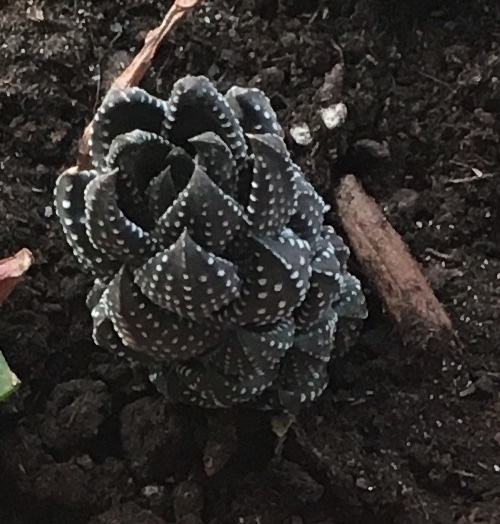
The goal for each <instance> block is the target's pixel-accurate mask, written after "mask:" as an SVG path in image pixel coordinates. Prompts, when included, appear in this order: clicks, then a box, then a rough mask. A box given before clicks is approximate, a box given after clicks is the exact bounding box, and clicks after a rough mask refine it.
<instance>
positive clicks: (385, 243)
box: [337, 175, 453, 345]
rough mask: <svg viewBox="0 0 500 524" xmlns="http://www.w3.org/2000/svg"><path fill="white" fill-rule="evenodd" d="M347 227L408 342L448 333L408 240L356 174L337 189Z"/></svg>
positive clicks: (442, 312)
mask: <svg viewBox="0 0 500 524" xmlns="http://www.w3.org/2000/svg"><path fill="white" fill-rule="evenodd" d="M337 204H338V210H339V215H340V219H341V221H342V225H343V227H344V229H345V231H346V233H347V235H348V237H349V240H350V243H351V245H352V248H353V251H354V253H355V254H356V256H357V258H358V260H359V262H360V264H361V265H362V267H363V270H364V271H365V273H366V275H367V277H368V278H369V279H370V280H371V281H372V282H373V284H374V285H375V286H376V288H377V290H378V292H379V294H380V296H381V298H382V300H383V302H384V304H385V306H386V308H387V311H388V312H389V314H390V315H391V316H392V317H393V318H394V319H395V321H396V323H397V325H398V327H399V329H400V332H401V336H402V338H403V340H404V342H405V343H415V344H418V345H422V344H424V345H425V344H426V343H427V342H428V341H429V340H430V339H432V338H435V337H438V338H439V339H440V340H441V336H443V335H444V336H446V338H447V339H450V340H451V336H452V333H453V328H452V323H451V320H450V318H449V316H448V315H447V313H446V312H445V310H444V308H443V306H442V305H441V304H440V302H439V301H438V299H437V298H436V296H435V295H434V293H433V291H432V289H431V287H430V285H429V283H428V282H427V280H426V278H425V277H424V275H423V273H422V271H421V268H420V266H419V264H418V263H417V262H416V261H415V259H414V258H413V257H412V256H411V254H410V252H409V251H408V248H407V247H406V245H405V244H404V242H403V240H402V238H401V237H400V236H399V235H398V233H397V232H396V231H395V230H394V229H393V228H392V226H391V225H390V224H389V222H388V221H387V219H386V218H385V217H384V215H383V214H382V211H381V210H380V208H379V206H378V205H377V203H376V202H375V201H374V200H373V199H372V198H371V197H370V196H368V195H367V194H366V193H365V191H364V190H363V188H362V186H361V184H360V183H359V182H358V181H357V180H356V178H355V177H354V176H353V175H348V176H346V177H345V178H344V179H343V180H342V182H341V184H340V187H339V189H338V190H337Z"/></svg>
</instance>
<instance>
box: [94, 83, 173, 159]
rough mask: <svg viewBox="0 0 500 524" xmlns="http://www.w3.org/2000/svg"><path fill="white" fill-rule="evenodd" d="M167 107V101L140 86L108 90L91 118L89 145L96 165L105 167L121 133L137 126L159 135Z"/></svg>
mask: <svg viewBox="0 0 500 524" xmlns="http://www.w3.org/2000/svg"><path fill="white" fill-rule="evenodd" d="M166 110H167V103H166V102H165V101H164V100H160V99H159V98H155V97H154V96H151V95H150V94H149V93H147V92H146V91H144V90H143V89H139V88H138V87H131V88H127V89H112V90H111V91H109V93H108V94H107V95H106V98H105V99H104V100H103V102H102V104H101V106H100V107H99V109H98V110H97V113H96V115H95V117H94V120H93V121H92V133H91V136H90V140H89V145H90V155H91V158H92V164H93V166H94V167H96V168H101V167H105V166H106V156H107V154H108V151H109V149H110V147H111V142H112V141H113V140H114V138H115V137H117V136H118V135H122V134H124V133H127V132H129V131H133V130H134V129H142V130H144V131H151V132H152V133H157V134H160V133H161V129H162V124H163V121H164V119H165V117H166Z"/></svg>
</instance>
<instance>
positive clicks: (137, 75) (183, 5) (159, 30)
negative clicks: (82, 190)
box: [76, 0, 202, 169]
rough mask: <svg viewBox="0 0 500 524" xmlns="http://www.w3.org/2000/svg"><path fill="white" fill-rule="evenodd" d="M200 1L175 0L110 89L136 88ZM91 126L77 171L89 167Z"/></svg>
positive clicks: (77, 164) (80, 153)
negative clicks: (172, 33) (169, 36)
mask: <svg viewBox="0 0 500 524" xmlns="http://www.w3.org/2000/svg"><path fill="white" fill-rule="evenodd" d="M201 1H202V0H175V1H174V3H173V4H172V6H171V7H170V9H169V10H168V12H167V14H166V15H165V17H164V18H163V20H162V22H161V24H160V25H159V26H158V27H155V28H154V29H152V30H151V31H149V32H148V34H147V35H146V39H145V41H144V46H143V47H142V49H141V50H140V51H139V53H137V55H136V56H135V57H134V59H133V60H132V62H131V63H130V64H129V65H128V67H126V68H125V69H124V70H123V72H122V73H121V74H120V75H118V77H117V78H116V79H115V80H114V82H113V84H112V85H111V88H110V89H123V88H126V87H133V86H137V85H138V84H139V82H140V81H141V80H142V79H143V78H144V75H145V74H146V72H147V70H148V69H149V67H150V65H151V61H152V60H153V58H154V56H155V54H156V51H157V50H158V47H159V46H160V44H161V43H162V42H163V40H164V39H165V37H166V36H167V35H168V33H170V31H171V30H172V29H173V27H174V26H175V25H176V24H177V22H179V21H180V20H181V19H182V18H183V17H184V15H186V14H187V12H188V11H190V10H191V9H193V8H194V7H196V6H197V5H198V4H200V3H201ZM91 126H92V124H89V125H88V126H87V127H86V128H85V131H84V132H83V136H82V138H81V139H80V144H79V146H78V158H77V162H76V167H77V168H78V169H88V168H89V167H90V165H91V163H90V156H89V138H90V132H91Z"/></svg>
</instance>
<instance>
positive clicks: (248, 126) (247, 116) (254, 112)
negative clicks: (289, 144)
mask: <svg viewBox="0 0 500 524" xmlns="http://www.w3.org/2000/svg"><path fill="white" fill-rule="evenodd" d="M226 100H227V102H228V104H229V106H230V107H231V109H232V110H233V111H234V113H235V115H236V116H237V118H238V120H239V121H240V124H241V126H242V127H243V131H244V132H245V133H254V134H265V133H271V134H273V135H278V136H279V137H281V138H284V136H285V134H284V132H283V129H282V128H281V126H280V125H279V123H278V118H277V117H276V113H275V112H274V109H273V108H272V106H271V102H270V101H269V98H268V97H267V96H266V95H265V94H264V93H263V92H262V91H261V90H260V89H256V88H253V87H252V88H246V87H237V86H235V87H232V88H231V89H229V91H228V92H227V93H226Z"/></svg>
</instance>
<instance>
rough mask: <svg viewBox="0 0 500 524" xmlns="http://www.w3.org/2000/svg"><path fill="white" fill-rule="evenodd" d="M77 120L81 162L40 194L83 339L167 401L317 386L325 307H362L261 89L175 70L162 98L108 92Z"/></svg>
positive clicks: (289, 396)
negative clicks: (69, 259)
mask: <svg viewBox="0 0 500 524" xmlns="http://www.w3.org/2000/svg"><path fill="white" fill-rule="evenodd" d="M92 129H93V131H92V135H91V142H90V149H91V158H92V165H93V167H92V169H89V170H81V171H78V172H75V171H68V172H65V173H63V174H62V175H61V176H60V177H59V178H58V180H57V184H56V189H55V200H56V209H57V213H58V216H59V218H60V221H61V223H62V226H63V229H64V232H65V234H66V238H67V240H68V243H69V244H70V246H71V247H72V248H73V251H74V253H75V255H76V257H77V259H78V260H79V262H80V264H81V265H82V267H83V268H84V269H86V270H87V271H89V272H91V273H92V275H93V276H94V278H95V285H94V288H93V289H92V291H91V292H90V294H89V297H88V300H87V303H88V306H89V308H90V309H91V310H92V318H93V326H94V327H93V338H94V341H95V342H96V344H98V345H99V346H102V347H105V348H108V349H109V350H111V351H114V352H116V353H117V354H119V355H124V356H126V357H127V358H129V359H131V360H133V361H142V362H143V363H145V364H146V365H147V366H148V367H149V369H150V379H151V380H152V381H153V382H154V383H155V384H156V386H157V387H158V389H159V390H160V391H162V392H163V393H164V394H165V395H166V396H167V397H168V398H169V399H170V400H172V401H173V402H180V403H188V404H195V405H198V406H202V407H209V408H213V407H229V406H233V405H236V404H246V405H252V406H257V407H261V408H285V409H295V407H297V406H299V405H300V404H301V403H303V402H306V401H312V400H314V399H316V398H317V397H318V396H319V395H320V394H321V393H322V392H323V390H324V389H325V387H326V385H327V383H328V370H327V364H328V361H329V360H330V357H331V355H332V351H334V346H335V344H334V341H335V331H336V326H337V323H338V320H339V318H341V317H353V318H355V317H364V316H365V315H366V310H365V304H364V298H363V294H362V291H361V286H360V283H359V281H358V280H357V279H356V278H355V277H354V276H353V275H352V274H350V273H349V272H348V269H347V260H348V257H349V250H348V248H347V247H346V246H345V244H344V242H343V241H342V239H341V237H340V236H339V235H338V234H337V233H336V232H335V230H334V229H333V228H332V227H331V226H328V225H325V224H324V213H325V211H326V210H327V206H325V203H324V201H323V200H322V198H321V197H320V196H319V195H318V193H317V192H316V191H315V190H314V188H313V186H312V185H311V184H310V183H309V182H308V181H307V180H306V178H305V177H304V175H303V173H302V172H301V170H300V169H299V167H298V166H297V165H295V164H294V162H293V161H292V159H291V158H290V154H289V152H288V150H287V147H286V145H285V141H284V133H283V130H282V128H281V126H280V125H279V123H278V121H277V118H276V114H275V112H274V111H273V109H272V107H271V104H270V102H269V100H268V98H267V97H266V96H265V95H264V94H263V93H262V92H261V91H260V90H258V89H250V88H248V89H247V88H240V87H233V88H231V89H230V90H229V91H228V92H227V93H226V94H225V95H224V96H223V95H222V94H221V93H219V92H218V91H217V89H216V88H215V87H214V86H213V85H212V83H211V82H210V81H209V80H207V79H206V78H205V77H193V76H188V77H185V78H182V79H180V80H179V81H177V82H176V83H175V85H174V87H173V90H172V92H171V94H170V97H169V98H168V100H162V99H159V98H156V97H153V96H151V95H150V94H148V93H147V92H145V91H144V90H142V89H139V88H130V89H125V90H113V91H111V92H110V93H109V94H108V96H107V97H106V98H105V100H104V101H103V103H102V105H101V107H100V108H99V110H98V111H97V113H96V115H95V117H94V121H93V125H92Z"/></svg>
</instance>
